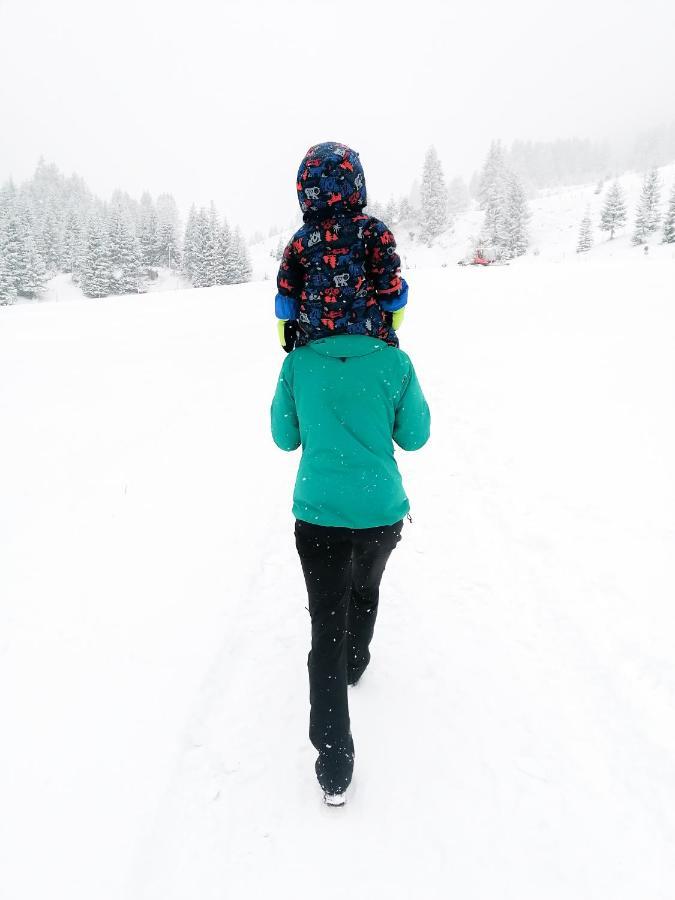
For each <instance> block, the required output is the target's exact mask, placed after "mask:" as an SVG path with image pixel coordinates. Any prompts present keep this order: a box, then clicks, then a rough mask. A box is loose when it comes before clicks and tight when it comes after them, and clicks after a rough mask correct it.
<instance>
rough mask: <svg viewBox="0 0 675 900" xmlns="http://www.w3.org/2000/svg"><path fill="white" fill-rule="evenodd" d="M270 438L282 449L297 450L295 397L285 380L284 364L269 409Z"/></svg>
mask: <svg viewBox="0 0 675 900" xmlns="http://www.w3.org/2000/svg"><path fill="white" fill-rule="evenodd" d="M271 420H272V439H273V440H274V443H275V444H276V445H277V447H280V448H281V449H282V450H297V449H298V447H299V446H300V426H299V424H298V413H297V410H296V408H295V399H294V397H293V391H292V389H291V386H290V384H289V383H288V381H287V380H286V371H285V366H282V369H281V372H280V374H279V381H278V382H277V389H276V391H275V394H274V399H273V400H272V409H271Z"/></svg>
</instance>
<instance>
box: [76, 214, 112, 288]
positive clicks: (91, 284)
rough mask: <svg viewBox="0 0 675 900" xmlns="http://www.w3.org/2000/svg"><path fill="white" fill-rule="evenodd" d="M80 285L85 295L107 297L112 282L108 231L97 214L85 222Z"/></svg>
mask: <svg viewBox="0 0 675 900" xmlns="http://www.w3.org/2000/svg"><path fill="white" fill-rule="evenodd" d="M79 275H80V286H81V287H82V291H83V293H84V295H85V297H107V296H108V294H110V289H111V282H112V267H111V263H110V249H109V246H108V232H107V230H106V228H105V227H104V225H103V221H102V219H101V217H100V215H98V214H93V215H92V216H91V218H90V219H89V222H88V224H87V233H86V237H85V240H84V244H83V253H82V262H81V269H80V273H79Z"/></svg>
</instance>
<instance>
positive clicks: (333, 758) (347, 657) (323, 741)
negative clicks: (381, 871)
mask: <svg viewBox="0 0 675 900" xmlns="http://www.w3.org/2000/svg"><path fill="white" fill-rule="evenodd" d="M402 527H403V522H402V521H401V522H396V524H394V525H384V526H380V527H377V528H333V527H326V526H322V525H312V524H310V523H308V522H303V521H301V520H299V519H298V520H297V521H296V524H295V544H296V547H297V549H298V554H299V556H300V562H301V564H302V571H303V573H304V576H305V583H306V585H307V594H308V598H309V613H310V617H311V621H312V649H311V650H310V653H309V657H308V659H307V668H308V670H309V702H310V716H309V739H310V741H311V742H312V744H313V745H314V747H315V748H316V749H317V750H318V751H319V757H318V759H317V762H316V773H317V777H318V779H319V784H320V785H321V787H322V788H323V789H324V790H325V791H328V792H329V793H341V792H342V791H344V790H345V789H346V788H347V787H348V785H349V782H350V781H351V777H352V770H353V767H354V744H353V741H352V736H351V731H350V726H349V707H348V703H347V684H355V683H356V682H357V681H358V679H359V678H360V677H361V675H362V674H363V672H364V671H365V668H366V666H367V665H368V663H369V662H370V649H369V647H370V642H371V639H372V637H373V630H374V628H375V619H376V618H377V606H378V600H379V591H380V581H381V580H382V575H383V573H384V569H385V566H386V565H387V561H388V559H389V557H390V555H391V552H392V550H393V549H394V547H395V546H396V544H397V543H398V542H399V541H400V539H401V529H402Z"/></svg>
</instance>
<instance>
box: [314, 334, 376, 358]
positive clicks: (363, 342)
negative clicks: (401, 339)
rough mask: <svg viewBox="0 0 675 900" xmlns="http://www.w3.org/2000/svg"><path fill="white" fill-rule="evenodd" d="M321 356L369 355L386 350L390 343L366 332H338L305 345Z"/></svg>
mask: <svg viewBox="0 0 675 900" xmlns="http://www.w3.org/2000/svg"><path fill="white" fill-rule="evenodd" d="M305 346H306V347H307V348H308V349H309V350H313V351H314V353H318V354H319V356H332V357H333V358H334V359H346V358H351V357H354V356H368V355H369V354H371V353H378V352H379V351H381V350H386V349H387V347H388V344H385V343H384V341H381V340H379V338H373V337H368V335H365V334H336V335H334V336H333V337H328V338H321V339H320V340H318V341H310V343H309V344H306V345H305Z"/></svg>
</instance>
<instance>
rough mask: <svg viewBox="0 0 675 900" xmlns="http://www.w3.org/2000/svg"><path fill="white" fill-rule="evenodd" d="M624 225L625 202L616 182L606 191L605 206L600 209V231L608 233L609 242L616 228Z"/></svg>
mask: <svg viewBox="0 0 675 900" xmlns="http://www.w3.org/2000/svg"><path fill="white" fill-rule="evenodd" d="M625 224H626V202H625V200H624V196H623V191H622V190H621V185H620V184H619V182H618V181H615V182H614V184H613V185H612V186H611V187H610V189H609V190H608V191H607V196H606V197H605V204H604V206H603V207H602V213H601V216H600V228H601V230H602V231H609V239H610V241H611V240H613V238H614V232H615V231H616V230H617V228H621V226H622V225H625Z"/></svg>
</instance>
